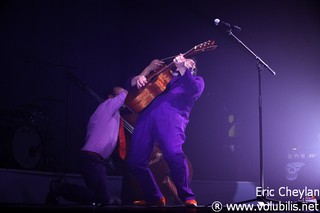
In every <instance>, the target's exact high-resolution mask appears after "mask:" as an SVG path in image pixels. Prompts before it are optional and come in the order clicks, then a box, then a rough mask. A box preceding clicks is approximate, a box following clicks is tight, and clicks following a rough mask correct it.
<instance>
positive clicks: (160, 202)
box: [133, 197, 166, 207]
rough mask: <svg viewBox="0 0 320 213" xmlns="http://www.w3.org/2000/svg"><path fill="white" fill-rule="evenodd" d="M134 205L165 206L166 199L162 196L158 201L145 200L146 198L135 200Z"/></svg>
mask: <svg viewBox="0 0 320 213" xmlns="http://www.w3.org/2000/svg"><path fill="white" fill-rule="evenodd" d="M133 205H134V206H157V207H165V206H166V199H165V198H164V197H162V198H161V199H160V200H156V201H145V200H135V201H133Z"/></svg>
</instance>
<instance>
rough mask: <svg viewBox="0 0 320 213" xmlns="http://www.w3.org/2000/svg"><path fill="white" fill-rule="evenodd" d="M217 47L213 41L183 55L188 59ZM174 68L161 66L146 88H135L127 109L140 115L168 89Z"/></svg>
mask: <svg viewBox="0 0 320 213" xmlns="http://www.w3.org/2000/svg"><path fill="white" fill-rule="evenodd" d="M216 47H217V45H216V44H215V42H214V41H213V40H209V41H206V42H203V43H201V44H198V45H196V46H194V47H193V48H191V49H190V50H188V51H187V52H186V53H184V54H183V55H184V57H186V58H187V57H189V56H191V55H194V54H197V53H201V52H204V51H209V50H214V49H215V48H216ZM173 66H174V63H173V62H171V63H170V64H168V65H163V66H161V67H160V68H158V69H157V70H155V71H153V72H150V74H149V75H147V76H146V79H147V81H148V83H147V84H146V85H145V86H144V87H142V88H140V89H138V88H137V87H133V88H132V89H131V90H130V91H129V93H128V95H127V97H126V99H125V101H124V103H125V105H126V106H127V108H128V109H129V110H130V111H132V112H133V113H140V112H141V111H142V110H144V109H145V108H146V107H147V106H148V105H149V104H150V103H151V102H152V101H153V100H154V99H155V98H156V97H157V96H158V95H160V94H161V93H162V92H163V91H164V90H165V89H166V87H167V84H168V83H169V82H170V80H171V79H172V77H173V75H172V71H171V68H172V67H173Z"/></svg>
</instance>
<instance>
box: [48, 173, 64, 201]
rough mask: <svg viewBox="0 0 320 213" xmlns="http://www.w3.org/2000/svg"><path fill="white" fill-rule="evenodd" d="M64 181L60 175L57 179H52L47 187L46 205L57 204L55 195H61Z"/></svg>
mask: <svg viewBox="0 0 320 213" xmlns="http://www.w3.org/2000/svg"><path fill="white" fill-rule="evenodd" d="M65 183H66V180H65V179H64V178H62V177H60V178H58V179H57V180H52V181H51V183H50V187H49V192H48V194H47V196H46V201H45V202H46V204H48V205H58V204H59V201H58V199H57V197H59V196H61V189H62V187H63V185H64V184H65Z"/></svg>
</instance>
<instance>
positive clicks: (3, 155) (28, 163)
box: [0, 125, 42, 169]
mask: <svg viewBox="0 0 320 213" xmlns="http://www.w3.org/2000/svg"><path fill="white" fill-rule="evenodd" d="M41 153H42V138H41V135H40V134H39V133H38V131H37V130H36V129H35V128H34V127H33V126H30V125H25V126H20V127H18V128H15V129H14V128H11V127H5V126H2V127H1V143H0V159H1V163H0V166H1V167H6V168H25V169H34V168H36V167H37V166H38V164H39V162H40V160H41V156H42V154H41Z"/></svg>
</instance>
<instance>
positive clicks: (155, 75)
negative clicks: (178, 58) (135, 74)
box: [147, 48, 194, 82]
mask: <svg viewBox="0 0 320 213" xmlns="http://www.w3.org/2000/svg"><path fill="white" fill-rule="evenodd" d="M193 50H194V48H191V49H190V50H188V51H187V52H186V53H184V54H183V56H184V57H188V56H190V55H192V53H193ZM173 66H174V62H171V63H170V64H168V65H166V66H164V67H162V68H160V69H159V70H156V71H155V72H153V73H151V74H150V75H148V76H147V81H148V82H150V81H152V80H153V79H154V78H155V77H157V76H158V75H160V74H161V73H162V72H164V71H165V70H168V69H171V68H172V67H173Z"/></svg>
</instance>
